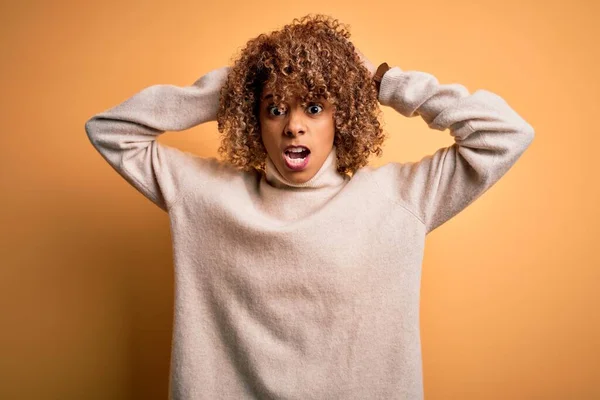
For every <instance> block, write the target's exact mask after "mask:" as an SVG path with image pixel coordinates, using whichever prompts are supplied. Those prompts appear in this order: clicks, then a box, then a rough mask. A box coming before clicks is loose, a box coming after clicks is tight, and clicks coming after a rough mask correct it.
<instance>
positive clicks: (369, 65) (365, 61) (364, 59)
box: [354, 47, 377, 78]
mask: <svg viewBox="0 0 600 400" xmlns="http://www.w3.org/2000/svg"><path fill="white" fill-rule="evenodd" d="M354 49H355V50H356V54H357V55H358V58H360V60H361V61H362V63H363V65H364V66H365V68H367V70H368V71H369V73H370V74H371V78H373V76H374V75H375V72H377V67H375V65H373V63H372V62H371V61H369V59H368V58H367V57H365V55H364V54H363V53H362V52H361V51H360V50H358V49H357V48H356V47H355V48H354Z"/></svg>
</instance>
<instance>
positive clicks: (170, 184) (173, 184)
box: [85, 67, 229, 211]
mask: <svg viewBox="0 0 600 400" xmlns="http://www.w3.org/2000/svg"><path fill="white" fill-rule="evenodd" d="M228 73H229V67H222V68H218V69H215V70H212V71H210V72H208V73H207V74H205V75H204V76H202V77H200V78H199V79H198V80H196V81H195V82H194V83H193V84H191V85H189V86H183V87H181V86H175V85H168V84H160V85H154V86H150V87H147V88H145V89H143V90H141V91H140V92H138V93H136V94H135V95H133V96H132V97H130V98H129V99H127V100H125V101H124V102H122V103H121V104H118V105H116V106H114V107H112V108H110V109H108V110H106V111H103V112H101V113H99V114H96V115H94V116H93V117H91V118H90V119H89V120H88V121H87V122H86V123H85V130H86V133H87V136H88V138H89V140H90V141H91V143H92V145H93V146H94V147H95V148H96V150H98V152H99V153H100V154H101V155H102V157H103V158H104V159H105V160H106V161H107V162H108V163H109V164H110V165H111V166H112V167H113V168H114V169H115V170H116V171H117V172H118V173H119V174H120V175H121V176H122V177H123V178H125V180H127V181H128V182H129V183H130V184H131V185H132V186H133V187H135V188H136V189H137V190H138V191H139V192H141V193H142V194H143V195H144V196H146V197H147V198H148V199H150V200H151V201H152V202H153V203H154V204H156V205H158V206H159V207H160V208H161V209H162V210H164V211H168V210H169V209H170V207H171V206H172V205H173V203H175V202H176V201H177V200H178V199H179V198H180V197H181V196H182V190H183V188H184V187H185V183H186V182H185V179H186V176H187V175H186V172H188V171H189V170H190V167H191V166H192V165H196V164H197V163H198V162H201V161H202V159H201V158H199V157H198V156H196V155H194V154H192V153H189V152H184V151H181V150H179V149H176V148H174V147H170V146H166V145H164V144H161V143H159V142H158V141H157V140H156V139H157V138H158V136H159V135H161V134H162V133H164V132H165V131H182V130H185V129H189V128H191V127H193V126H196V125H198V124H201V123H204V122H208V121H215V120H216V116H217V111H218V108H219V96H220V89H221V87H222V85H223V84H224V83H225V80H226V78H227V75H228ZM188 175H189V173H188Z"/></svg>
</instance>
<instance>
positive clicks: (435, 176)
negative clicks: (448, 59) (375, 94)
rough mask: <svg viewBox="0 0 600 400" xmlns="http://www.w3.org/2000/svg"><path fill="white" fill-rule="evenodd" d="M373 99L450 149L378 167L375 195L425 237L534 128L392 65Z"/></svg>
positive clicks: (460, 89) (486, 95) (502, 105)
mask: <svg viewBox="0 0 600 400" xmlns="http://www.w3.org/2000/svg"><path fill="white" fill-rule="evenodd" d="M379 101H380V103H381V104H382V105H384V106H389V107H392V108H393V109H395V110H396V111H397V112H399V113H400V114H402V115H404V116H405V117H415V116H417V115H419V116H421V117H422V118H423V120H425V122H426V123H427V125H428V126H429V127H430V128H432V129H435V130H439V131H444V130H446V129H449V130H450V135H451V136H452V137H453V140H454V143H453V144H452V145H451V146H449V147H444V148H440V149H438V150H437V151H436V152H434V154H431V155H427V156H425V157H423V158H421V160H419V161H417V162H407V163H397V162H392V163H388V164H386V165H384V166H381V167H379V183H380V185H382V189H383V190H384V191H385V192H387V193H388V194H389V195H390V196H392V197H393V198H394V199H395V200H396V201H397V202H398V203H399V204H400V205H402V206H403V207H404V208H406V209H408V211H410V212H411V213H413V214H414V215H415V216H416V217H417V218H419V219H420V221H421V222H422V223H423V224H424V225H425V230H426V233H429V232H431V231H433V230H434V229H435V228H437V227H438V226H440V225H441V224H443V223H444V222H446V221H448V220H449V219H450V218H452V217H453V216H455V215H456V214H458V213H459V212H460V211H462V210H463V209H464V208H466V207H467V206H468V205H469V204H471V203H472V202H473V201H474V200H476V199H477V198H478V197H479V196H481V195H482V194H483V193H484V192H485V191H487V190H488V189H489V188H490V187H491V186H492V185H494V184H495V183H496V182H497V181H498V180H499V179H500V178H501V177H502V176H503V175H504V174H505V173H506V172H507V171H508V170H509V169H510V168H511V167H512V166H513V165H514V163H515V162H516V161H517V159H518V158H519V157H520V156H521V154H522V153H523V152H524V151H525V149H527V147H528V146H529V145H530V144H531V142H532V140H533V137H534V129H533V127H532V126H531V125H530V124H528V123H527V122H526V121H525V120H524V119H523V118H522V117H521V116H519V115H518V114H517V113H516V112H515V111H514V110H513V109H512V108H511V107H510V106H509V105H508V104H507V103H506V101H504V99H502V98H501V97H500V96H498V95H496V94H494V93H492V92H489V91H486V90H477V91H475V92H474V93H472V94H470V93H469V91H468V90H467V89H466V88H465V86H463V85H460V84H457V83H454V84H440V83H439V82H438V80H437V79H436V78H435V77H434V76H433V75H431V74H428V73H426V72H421V71H403V70H401V69H400V68H399V67H394V68H392V69H390V70H388V71H387V72H386V74H385V75H384V76H383V79H382V82H381V89H380V92H379Z"/></svg>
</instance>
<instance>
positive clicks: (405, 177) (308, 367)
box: [85, 67, 534, 400]
mask: <svg viewBox="0 0 600 400" xmlns="http://www.w3.org/2000/svg"><path fill="white" fill-rule="evenodd" d="M228 71H229V67H223V68H219V69H216V70H213V71H211V72H209V73H207V74H206V75H204V76H203V77H202V78H200V79H198V80H197V81H196V82H194V84H192V85H189V86H186V87H179V86H174V85H155V86H151V87H148V88H146V89H144V90H141V91H140V92H139V93H137V94H135V95H134V96H132V97H131V98H129V99H128V100H126V101H124V102H123V103H121V104H119V105H117V106H115V107H113V108H110V109H108V110H106V111H104V112H101V113H99V114H97V115H95V116H93V117H92V118H91V119H90V120H88V121H87V122H86V125H85V129H86V132H87V134H88V136H89V139H90V140H91V143H92V144H93V146H94V147H95V148H96V149H97V150H98V151H99V152H100V154H101V155H102V157H104V159H105V160H106V161H107V162H108V163H109V164H110V165H111V166H112V167H113V168H114V169H115V170H116V171H117V172H118V173H119V174H120V175H121V176H123V178H125V179H126V180H127V181H128V182H129V183H130V184H131V185H132V186H134V187H135V188H136V189H137V190H139V191H140V192H141V193H142V194H144V196H146V197H147V198H149V199H150V200H151V201H153V202H154V203H155V204H156V205H158V206H159V207H160V208H162V209H163V210H165V211H167V212H168V215H169V218H170V222H171V233H172V241H173V248H174V249H173V251H174V268H175V310H174V326H173V341H172V346H173V347H172V353H171V373H170V380H169V392H170V393H169V398H171V399H211V400H215V399H303V400H306V399H422V398H423V377H422V359H421V341H420V333H419V290H420V279H421V264H422V259H423V251H424V241H425V235H426V234H428V233H429V232H431V231H432V230H434V229H435V228H437V227H438V226H440V225H441V224H443V223H444V222H445V221H447V220H449V219H450V218H452V217H453V216H454V215H456V214H458V213H459V212H460V211H461V210H463V209H464V208H465V207H467V206H468V205H469V204H470V203H472V202H473V201H474V200H475V199H477V198H478V197H479V196H480V195H481V194H482V193H484V192H485V191H486V190H487V189H489V188H490V187H491V186H492V185H493V184H494V183H495V182H497V181H498V180H499V179H500V178H501V177H502V176H503V175H504V174H505V173H506V172H507V171H508V170H509V168H511V166H512V165H513V164H514V163H515V162H516V161H517V159H518V158H519V157H520V156H521V154H522V153H523V152H524V151H525V149H526V148H527V147H528V146H529V145H530V143H531V141H532V140H533V137H534V130H533V128H532V127H531V125H529V124H528V123H527V122H526V121H525V120H524V119H523V118H522V117H520V116H519V115H518V114H517V113H516V112H515V111H513V110H512V109H511V107H509V106H508V105H507V103H506V102H505V101H504V100H503V99H502V98H501V97H499V96H498V95H496V94H494V93H491V92H489V91H486V90H478V91H476V92H474V93H472V94H470V93H469V92H468V90H467V89H466V88H465V87H464V86H462V85H460V84H444V85H442V84H440V83H439V82H438V81H437V79H436V78H435V77H434V76H433V75H430V74H428V73H425V72H418V71H403V70H401V69H400V68H399V67H394V68H392V69H390V70H389V71H388V72H387V73H386V74H385V75H384V77H383V81H382V83H381V91H380V95H379V101H380V103H381V104H382V105H385V106H389V107H392V108H393V109H395V110H396V111H397V112H399V113H400V114H402V115H404V116H406V117H415V116H417V115H419V116H421V117H422V118H423V120H424V121H425V122H426V123H427V124H428V126H429V127H430V128H432V129H436V130H439V131H444V130H446V129H449V132H450V135H452V137H453V138H454V141H455V143H454V144H453V145H451V146H449V147H446V148H441V149H439V150H438V151H436V152H435V153H434V154H432V155H428V156H425V157H423V158H422V159H421V160H420V161H418V162H406V163H400V162H390V163H388V164H386V165H384V166H381V167H378V168H374V167H370V166H369V167H364V168H362V169H360V170H358V171H357V173H356V174H355V175H354V176H352V177H351V178H350V177H348V176H342V175H340V174H338V172H337V170H336V164H335V163H336V157H335V148H334V149H333V151H332V152H331V154H330V155H329V157H328V158H327V160H326V162H325V164H324V165H323V167H322V168H321V169H320V171H319V172H318V173H317V174H316V176H315V177H314V178H313V179H311V180H310V181H309V182H307V183H306V184H304V185H292V184H290V183H288V182H286V181H285V180H284V179H283V178H282V176H281V175H280V174H279V173H278V171H277V170H276V169H275V167H274V165H273V164H272V162H271V161H270V160H268V165H267V169H266V173H264V174H263V173H261V172H258V171H257V172H255V173H246V172H240V171H238V170H236V169H234V168H233V167H232V166H230V165H228V164H226V163H225V162H223V161H220V160H218V159H216V158H204V157H199V156H197V155H194V154H192V153H189V152H183V151H180V150H178V149H176V148H173V147H168V146H166V145H163V144H160V143H159V142H158V141H157V140H156V139H157V137H158V135H160V134H162V133H163V132H165V131H181V130H184V129H188V128H191V127H193V126H195V125H198V124H200V123H203V122H206V121H212V120H216V113H217V109H218V104H219V89H220V87H221V85H222V83H223V82H224V80H225V79H226V76H227V73H228Z"/></svg>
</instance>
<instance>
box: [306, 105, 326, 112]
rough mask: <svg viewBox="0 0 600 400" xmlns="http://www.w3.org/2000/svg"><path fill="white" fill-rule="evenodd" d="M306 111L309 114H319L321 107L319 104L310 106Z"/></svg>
mask: <svg viewBox="0 0 600 400" xmlns="http://www.w3.org/2000/svg"><path fill="white" fill-rule="evenodd" d="M308 110H309V114H319V113H320V112H321V111H323V106H322V105H320V104H311V105H310V106H308ZM311 111H313V112H311Z"/></svg>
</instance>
